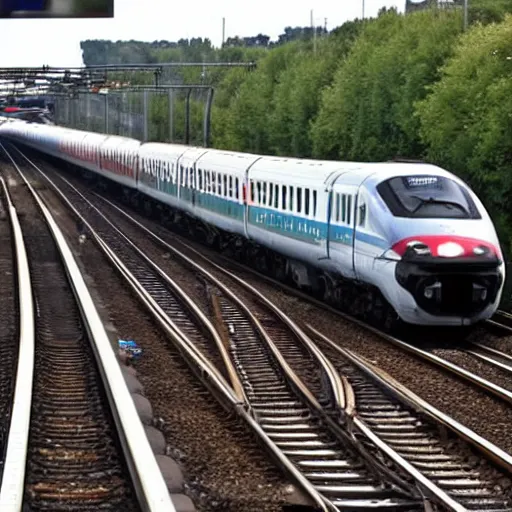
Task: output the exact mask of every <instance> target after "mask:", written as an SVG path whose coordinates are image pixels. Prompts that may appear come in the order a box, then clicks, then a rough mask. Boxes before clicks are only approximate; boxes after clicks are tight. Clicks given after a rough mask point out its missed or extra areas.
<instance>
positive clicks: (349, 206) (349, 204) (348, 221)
mask: <svg viewBox="0 0 512 512" xmlns="http://www.w3.org/2000/svg"><path fill="white" fill-rule="evenodd" d="M351 209H352V196H348V198H347V223H348V224H350V217H351V211H350V210H351Z"/></svg>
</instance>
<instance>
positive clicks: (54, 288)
mask: <svg viewBox="0 0 512 512" xmlns="http://www.w3.org/2000/svg"><path fill="white" fill-rule="evenodd" d="M3 194H4V200H5V201H4V204H5V203H7V204H8V213H9V221H10V223H11V228H12V233H13V237H12V239H11V241H12V242H14V244H13V245H14V247H15V253H16V265H17V267H16V275H18V276H19V278H20V280H19V292H18V293H19V297H20V301H19V302H20V311H19V318H20V321H21V323H20V343H19V347H20V348H19V360H18V365H17V375H16V384H15V396H16V400H15V401H14V405H13V407H12V414H11V417H10V424H9V428H8V430H7V432H6V436H5V437H6V438H7V449H6V451H5V457H4V464H3V469H4V471H3V475H2V482H1V489H0V509H1V510H2V512H3V511H5V512H11V511H12V512H14V511H20V510H21V509H22V507H23V510H24V511H25V510H27V511H44V510H48V511H50V510H51V511H59V510H63V511H64V510H65V511H80V512H86V511H89V510H90V511H93V510H94V511H96V510H100V509H101V510H115V511H118V510H123V511H127V512H129V511H136V510H153V511H157V510H164V509H165V510H169V511H171V512H172V511H173V510H174V506H173V504H172V501H171V499H170V495H169V493H168V491H167V486H166V484H165V481H164V480H163V477H162V475H161V473H160V470H159V468H158V465H157V463H156V460H155V458H154V456H153V454H152V452H151V449H150V446H149V443H148V441H147V438H146V436H145V432H144V430H143V428H142V424H141V423H140V420H139V418H138V415H137V412H136V410H135V406H134V405H133V402H132V401H131V397H130V395H129V393H128V390H127V388H126V386H125V384H124V379H123V377H122V374H121V371H120V368H119V365H118V363H117V360H116V359H115V356H114V353H113V351H112V350H111V349H110V347H109V340H108V338H107V335H106V333H105V331H104V329H103V328H102V327H101V323H100V320H99V316H98V314H97V311H96V309H95V308H94V306H93V303H92V299H91V297H90V295H89V294H88V290H87V288H86V286H85V283H84V282H83V279H82V277H81V275H80V273H79V271H78V268H77V267H76V263H75V261H74V259H73V258H72V256H71V253H70V251H69V248H68V247H67V245H66V243H65V241H64V238H63V236H62V234H61V233H60V230H59V229H58V227H57V225H56V224H55V221H54V220H53V219H52V217H51V215H50V214H49V211H48V210H47V209H46V207H45V206H44V205H43V203H42V202H41V201H40V199H39V198H38V196H37V193H36V192H35V190H34V189H33V187H32V186H31V185H30V184H29V182H27V181H26V180H25V179H24V177H23V175H22V174H20V179H19V180H17V181H16V182H13V181H12V180H10V182H9V184H8V186H5V182H4V186H3ZM32 297H33V301H32Z"/></svg>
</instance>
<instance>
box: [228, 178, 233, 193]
mask: <svg viewBox="0 0 512 512" xmlns="http://www.w3.org/2000/svg"><path fill="white" fill-rule="evenodd" d="M229 197H233V176H230V177H229Z"/></svg>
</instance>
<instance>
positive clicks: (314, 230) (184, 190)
mask: <svg viewBox="0 0 512 512" xmlns="http://www.w3.org/2000/svg"><path fill="white" fill-rule="evenodd" d="M141 181H143V182H144V183H145V184H146V185H149V186H152V187H155V188H156V189H157V190H159V191H160V192H163V193H166V194H170V195H172V196H175V197H176V194H177V188H178V187H177V185H176V184H172V183H170V182H168V181H167V180H158V179H156V178H155V177H152V176H149V175H147V174H146V175H143V178H142V177H141ZM155 185H156V186H155ZM195 197H196V205H197V206H198V207H200V208H203V209H205V210H209V211H211V212H214V213H217V214H220V215H224V216H226V217H230V218H232V219H236V220H239V221H240V222H243V220H244V205H243V204H240V203H238V202H236V201H233V200H232V199H228V198H225V197H221V196H216V195H212V194H208V193H204V192H198V191H197V190H196V191H195ZM180 199H181V200H183V201H186V202H188V203H190V202H191V201H192V189H191V188H189V187H180ZM249 224H252V225H254V226H258V227H260V228H263V229H266V230H268V231H272V232H274V233H279V234H282V235H283V236H287V237H289V238H294V239H296V240H300V241H303V242H306V243H310V244H316V245H319V244H320V243H322V242H323V241H326V239H327V224H326V223H325V222H320V221H318V220H313V219H306V218H304V217H300V216H298V215H289V214H286V213H284V212H280V211H277V210H271V209H269V208H261V207H259V206H254V205H252V206H249ZM353 235H354V229H353V228H351V227H349V226H338V225H334V224H331V226H330V227H329V238H330V241H331V242H332V243H341V244H344V245H352V242H353ZM356 239H357V240H360V241H361V242H365V243H367V244H370V245H374V246H376V247H379V248H380V249H387V248H388V247H389V243H387V242H386V240H384V239H382V238H380V237H378V236H375V235H371V234H369V233H364V232H362V231H356Z"/></svg>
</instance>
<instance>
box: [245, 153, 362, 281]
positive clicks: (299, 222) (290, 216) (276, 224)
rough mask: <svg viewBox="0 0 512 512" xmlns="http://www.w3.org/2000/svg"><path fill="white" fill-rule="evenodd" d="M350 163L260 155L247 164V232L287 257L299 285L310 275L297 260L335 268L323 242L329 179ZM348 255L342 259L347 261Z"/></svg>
mask: <svg viewBox="0 0 512 512" xmlns="http://www.w3.org/2000/svg"><path fill="white" fill-rule="evenodd" d="M354 167H355V166H354V164H346V163H343V162H324V161H315V160H299V159H286V158H272V157H262V158H260V159H259V160H258V161H256V162H255V163H254V165H253V166H252V167H251V169H250V170H249V173H248V181H249V197H248V203H249V204H248V212H247V234H248V237H249V238H251V239H252V240H254V241H256V242H258V243H259V244H261V245H263V246H265V247H268V248H270V249H272V250H274V251H277V252H279V253H281V254H283V255H285V256H286V257H288V258H290V259H291V260H292V261H290V262H289V264H291V265H292V266H293V270H292V274H293V277H294V279H295V281H296V282H297V284H299V285H301V286H309V285H310V284H311V279H314V276H312V275H311V273H310V272H309V271H308V269H307V268H306V267H305V266H304V265H302V264H301V263H300V262H306V263H308V264H310V265H313V266H315V267H317V266H320V267H324V268H329V267H332V269H333V270H334V265H333V262H332V261H330V260H329V259H328V244H327V234H328V224H327V223H328V203H329V186H330V180H332V178H333V176H336V175H338V174H340V173H342V172H343V171H344V170H349V169H351V168H354ZM344 168H345V169H344ZM351 259H352V258H351V257H350V258H348V257H347V261H346V262H344V263H342V264H341V265H342V266H343V265H346V266H348V265H349V264H350V261H351Z"/></svg>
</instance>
